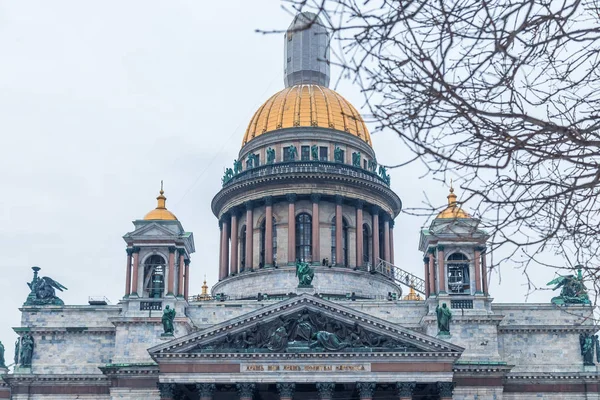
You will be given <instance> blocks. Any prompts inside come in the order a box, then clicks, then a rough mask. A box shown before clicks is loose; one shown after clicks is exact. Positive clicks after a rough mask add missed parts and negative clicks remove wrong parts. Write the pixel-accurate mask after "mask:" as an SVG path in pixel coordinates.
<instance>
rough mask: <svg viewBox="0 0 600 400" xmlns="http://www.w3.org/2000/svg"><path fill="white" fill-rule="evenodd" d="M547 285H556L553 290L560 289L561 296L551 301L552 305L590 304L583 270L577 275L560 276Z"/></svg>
mask: <svg viewBox="0 0 600 400" xmlns="http://www.w3.org/2000/svg"><path fill="white" fill-rule="evenodd" d="M577 267H581V266H577ZM577 267H576V268H577ZM547 285H548V286H550V285H556V286H555V287H554V288H553V289H552V290H556V289H558V288H560V296H556V297H553V298H552V299H551V300H550V302H551V303H552V304H556V305H564V304H590V298H589V296H588V293H587V288H586V287H585V284H584V282H583V276H582V274H581V268H578V269H577V275H560V276H559V277H558V278H555V279H553V280H551V281H550V282H548V284H547Z"/></svg>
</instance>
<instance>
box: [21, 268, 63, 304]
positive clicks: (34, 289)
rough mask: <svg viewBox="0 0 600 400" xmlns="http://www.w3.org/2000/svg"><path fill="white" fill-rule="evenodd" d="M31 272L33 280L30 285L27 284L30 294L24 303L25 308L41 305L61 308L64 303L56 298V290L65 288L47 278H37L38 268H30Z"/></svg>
mask: <svg viewBox="0 0 600 400" xmlns="http://www.w3.org/2000/svg"><path fill="white" fill-rule="evenodd" d="M31 269H32V270H33V280H32V281H31V283H27V286H29V289H30V290H31V292H30V293H29V295H28V296H27V300H26V301H25V304H24V305H26V306H43V305H53V306H62V305H64V304H65V303H64V302H63V301H62V300H61V299H59V298H58V297H56V291H55V289H56V290H60V291H61V292H62V291H63V290H67V288H66V287H64V286H63V285H61V284H60V283H58V282H56V281H55V280H54V279H52V278H49V277H47V276H45V277H43V278H38V271H39V270H40V269H41V268H39V267H32V268H31Z"/></svg>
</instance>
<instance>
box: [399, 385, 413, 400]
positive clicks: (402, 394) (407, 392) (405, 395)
mask: <svg viewBox="0 0 600 400" xmlns="http://www.w3.org/2000/svg"><path fill="white" fill-rule="evenodd" d="M416 386H417V383H416V382H396V389H398V400H412V395H413V391H414V390H415V387H416Z"/></svg>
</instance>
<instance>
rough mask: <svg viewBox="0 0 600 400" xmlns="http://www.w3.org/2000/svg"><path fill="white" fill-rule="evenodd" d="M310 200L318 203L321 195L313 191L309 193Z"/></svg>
mask: <svg viewBox="0 0 600 400" xmlns="http://www.w3.org/2000/svg"><path fill="white" fill-rule="evenodd" d="M310 201H311V202H313V203H318V202H319V201H321V195H320V194H318V193H313V194H311V195H310Z"/></svg>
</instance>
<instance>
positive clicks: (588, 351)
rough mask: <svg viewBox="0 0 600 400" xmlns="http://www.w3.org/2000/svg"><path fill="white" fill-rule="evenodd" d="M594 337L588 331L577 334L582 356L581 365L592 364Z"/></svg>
mask: <svg viewBox="0 0 600 400" xmlns="http://www.w3.org/2000/svg"><path fill="white" fill-rule="evenodd" d="M594 344H595V341H594V337H593V336H592V335H591V334H589V333H582V334H580V335H579V345H580V347H581V355H582V356H583V365H595V364H594Z"/></svg>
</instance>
